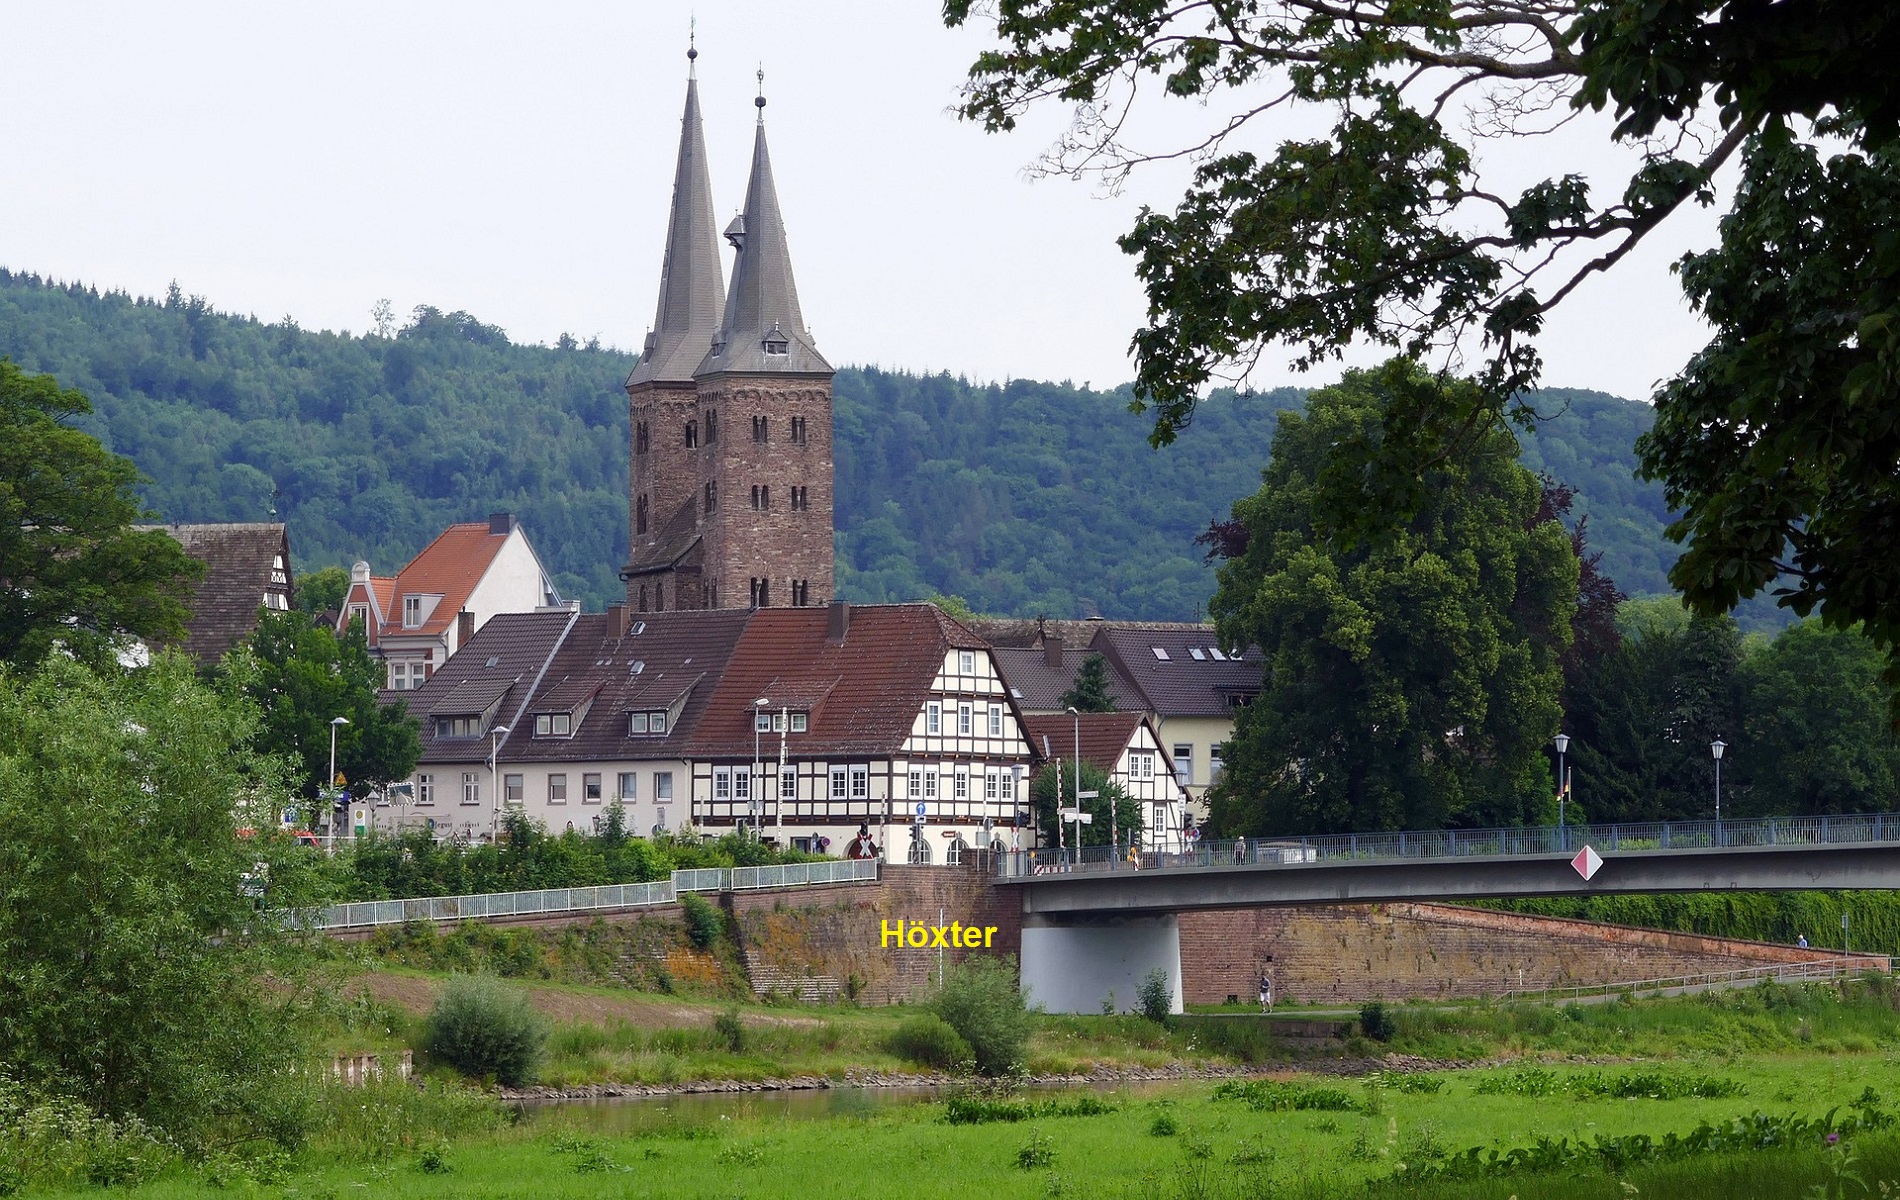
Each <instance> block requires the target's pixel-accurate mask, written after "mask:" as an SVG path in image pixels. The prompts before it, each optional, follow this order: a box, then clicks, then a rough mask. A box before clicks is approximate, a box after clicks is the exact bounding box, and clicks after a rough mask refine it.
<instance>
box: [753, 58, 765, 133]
mask: <svg viewBox="0 0 1900 1200" xmlns="http://www.w3.org/2000/svg"><path fill="white" fill-rule="evenodd" d="M758 79H759V94H758V96H757V98H755V99H754V100H753V101H752V103H754V104H756V105H758V107H759V124H761V125H763V124H765V64H764V63H760V64H759V74H758Z"/></svg>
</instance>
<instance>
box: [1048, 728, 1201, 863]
mask: <svg viewBox="0 0 1900 1200" xmlns="http://www.w3.org/2000/svg"><path fill="white" fill-rule="evenodd" d="M1023 727H1024V730H1025V732H1027V733H1028V735H1029V741H1030V744H1031V745H1033V746H1034V747H1035V748H1036V749H1037V750H1038V751H1040V752H1041V754H1042V756H1043V758H1044V760H1045V761H1044V764H1043V766H1042V768H1041V769H1042V770H1044V771H1048V770H1050V769H1052V767H1053V766H1054V764H1053V763H1052V762H1050V761H1048V760H1051V759H1058V758H1059V759H1061V761H1062V762H1063V763H1064V764H1072V763H1074V762H1075V761H1076V756H1077V754H1078V753H1079V754H1080V755H1081V760H1082V762H1084V763H1085V764H1087V765H1088V766H1091V767H1094V768H1095V769H1096V770H1098V771H1101V772H1102V773H1103V774H1104V775H1106V776H1108V778H1109V779H1110V781H1112V782H1114V783H1116V784H1119V785H1120V787H1121V789H1122V794H1124V795H1126V796H1127V797H1128V798H1129V799H1130V800H1132V801H1134V802H1135V803H1136V804H1139V805H1141V816H1142V830H1143V836H1142V842H1141V845H1142V848H1143V849H1145V850H1177V851H1178V850H1184V849H1186V848H1187V847H1186V845H1185V841H1184V835H1185V833H1186V831H1187V820H1188V807H1187V799H1188V797H1187V789H1186V788H1185V787H1183V786H1182V784H1181V782H1180V781H1179V780H1178V779H1176V778H1175V775H1174V764H1173V763H1172V762H1170V761H1169V759H1168V753H1167V751H1166V750H1164V749H1163V748H1162V745H1161V735H1160V734H1159V733H1158V732H1156V730H1155V726H1154V721H1153V720H1152V719H1150V718H1149V716H1148V714H1146V713H1143V712H1112V713H1073V714H1071V713H1058V714H1049V715H1043V716H1030V717H1024V718H1023ZM1064 769H1065V770H1070V771H1072V770H1074V768H1073V766H1065V767H1064ZM1065 778H1066V779H1067V780H1068V782H1067V783H1066V784H1065V785H1064V788H1063V792H1064V794H1065V795H1066V794H1068V793H1070V792H1072V791H1073V790H1074V789H1075V782H1074V781H1075V777H1074V776H1073V775H1068V776H1065Z"/></svg>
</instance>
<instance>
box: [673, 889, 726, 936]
mask: <svg viewBox="0 0 1900 1200" xmlns="http://www.w3.org/2000/svg"><path fill="white" fill-rule="evenodd" d="M679 900H680V912H682V913H683V914H685V917H686V940H687V941H689V942H691V943H693V945H694V946H696V947H698V948H699V949H701V950H710V949H712V945H713V943H714V942H716V941H718V940H719V935H720V934H722V933H724V932H725V931H726V919H725V917H723V916H721V915H720V912H719V910H718V909H717V908H714V907H713V906H712V904H711V903H709V902H708V901H707V900H706V898H705V897H704V896H701V895H700V894H699V893H698V892H682V893H680V898H679Z"/></svg>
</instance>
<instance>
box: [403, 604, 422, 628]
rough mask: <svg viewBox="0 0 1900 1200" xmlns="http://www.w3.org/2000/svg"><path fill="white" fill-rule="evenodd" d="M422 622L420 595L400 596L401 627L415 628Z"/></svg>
mask: <svg viewBox="0 0 1900 1200" xmlns="http://www.w3.org/2000/svg"><path fill="white" fill-rule="evenodd" d="M421 624H422V597H421V596H404V597H403V598H402V627H403V628H404V629H416V628H418V627H420V626H421Z"/></svg>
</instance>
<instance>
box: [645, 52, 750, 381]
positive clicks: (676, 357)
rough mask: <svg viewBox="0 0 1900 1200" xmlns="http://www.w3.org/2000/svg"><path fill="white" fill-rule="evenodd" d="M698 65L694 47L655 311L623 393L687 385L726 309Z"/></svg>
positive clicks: (687, 57)
mask: <svg viewBox="0 0 1900 1200" xmlns="http://www.w3.org/2000/svg"><path fill="white" fill-rule="evenodd" d="M698 58H699V50H698V48H697V47H692V48H689V49H688V50H687V51H686V59H687V64H688V66H687V79H686V114H685V116H684V117H682V118H681V121H680V152H679V163H678V165H677V166H676V167H675V169H674V172H673V214H672V217H671V218H670V219H669V220H668V222H667V227H666V263H665V265H664V266H663V267H662V268H661V271H660V307H659V312H658V314H657V315H655V317H654V318H653V329H652V332H650V333H648V334H647V340H646V346H645V348H644V349H643V350H642V351H641V352H640V362H639V364H638V365H637V366H635V367H634V368H633V374H632V375H630V376H628V377H627V384H628V386H630V387H631V386H632V385H634V384H636V383H651V382H663V383H664V382H674V383H683V382H686V381H688V380H690V379H692V377H693V368H694V366H696V365H697V364H698V363H699V360H700V359H701V358H703V357H705V354H706V349H707V347H708V346H709V345H710V344H711V343H712V336H713V333H714V331H715V330H716V329H717V328H718V327H719V314H720V310H721V309H722V308H723V307H724V305H725V300H726V281H725V273H724V272H723V271H722V270H721V269H720V265H719V234H718V231H717V226H716V224H715V223H714V218H713V203H712V181H711V178H710V177H709V176H708V174H707V171H706V133H705V129H704V127H703V126H702V125H701V123H700V119H699V81H698V72H697V64H696V62H695V60H696V59H698Z"/></svg>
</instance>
